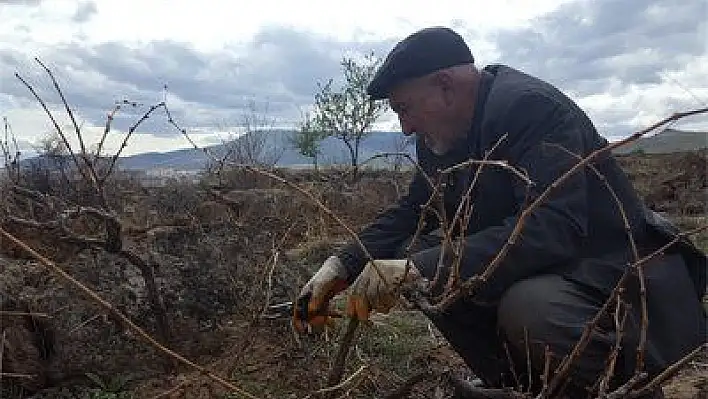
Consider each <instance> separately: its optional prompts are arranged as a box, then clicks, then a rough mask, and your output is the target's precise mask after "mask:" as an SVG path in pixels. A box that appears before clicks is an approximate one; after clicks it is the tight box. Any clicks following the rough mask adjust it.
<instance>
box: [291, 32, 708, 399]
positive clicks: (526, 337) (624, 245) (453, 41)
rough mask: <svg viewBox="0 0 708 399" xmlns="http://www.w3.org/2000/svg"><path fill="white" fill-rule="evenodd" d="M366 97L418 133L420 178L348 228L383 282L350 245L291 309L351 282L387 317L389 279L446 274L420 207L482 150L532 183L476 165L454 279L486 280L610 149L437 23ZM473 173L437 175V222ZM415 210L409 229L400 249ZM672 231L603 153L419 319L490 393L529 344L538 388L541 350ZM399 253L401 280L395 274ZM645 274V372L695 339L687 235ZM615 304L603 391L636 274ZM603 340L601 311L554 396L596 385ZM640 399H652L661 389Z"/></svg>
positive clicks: (584, 122)
mask: <svg viewBox="0 0 708 399" xmlns="http://www.w3.org/2000/svg"><path fill="white" fill-rule="evenodd" d="M368 93H369V95H370V96H371V98H372V99H373V100H381V99H387V100H388V101H389V103H390V106H391V108H392V109H393V110H394V111H395V112H396V113H397V115H398V118H399V121H400V124H401V127H402V130H403V133H404V134H405V135H410V134H415V135H416V138H417V142H416V152H417V158H418V162H419V164H420V166H421V168H422V170H423V171H422V172H421V171H418V172H417V174H416V175H415V177H414V178H413V180H412V182H411V184H410V187H409V191H408V193H407V195H406V196H405V197H403V198H402V199H401V200H400V201H399V202H398V203H396V204H395V206H392V207H390V208H389V209H388V210H386V211H384V212H383V213H382V214H381V215H379V216H378V218H377V219H376V220H375V221H374V222H373V223H372V224H370V225H368V226H367V227H366V228H364V229H363V231H361V232H360V233H359V235H358V237H359V239H360V241H361V242H362V243H363V244H364V246H365V247H366V249H367V251H368V252H369V253H370V254H371V256H372V258H373V259H375V260H376V261H377V264H378V265H379V270H380V271H381V273H380V274H379V273H378V272H377V271H376V270H374V269H373V268H372V267H371V264H370V263H368V261H369V259H368V258H367V257H366V256H365V254H364V252H363V251H362V250H361V248H360V247H359V245H358V244H357V243H355V242H352V243H351V244H349V245H347V246H346V247H345V248H343V249H341V250H340V251H338V252H337V253H336V254H333V255H332V256H331V257H330V258H329V259H327V260H326V262H324V264H323V265H322V267H321V268H320V270H319V271H318V272H317V273H316V274H315V275H314V276H313V277H312V278H311V280H310V281H309V282H308V283H307V284H306V286H305V287H303V289H302V293H301V297H300V300H301V301H307V302H308V303H309V308H310V309H317V308H319V307H320V306H321V305H323V306H327V302H328V301H329V299H330V298H332V296H334V295H335V294H336V293H338V292H341V291H342V290H344V289H346V288H348V287H350V288H351V298H358V299H357V300H354V301H351V304H352V307H351V309H350V310H349V311H350V313H352V314H353V315H356V316H357V317H359V318H367V317H368V313H369V312H370V311H374V310H375V311H381V312H387V311H388V310H389V309H390V308H391V307H392V306H393V305H394V304H395V303H396V299H397V297H396V295H395V294H393V293H392V292H391V291H390V290H389V289H388V288H387V287H393V286H394V285H395V284H391V282H395V281H400V280H401V279H404V278H406V279H408V280H416V279H427V280H433V278H434V274H435V272H436V268H437V267H438V264H439V263H440V264H441V266H442V267H443V270H442V271H443V275H445V274H446V273H449V270H446V269H445V268H446V267H449V266H450V257H449V255H447V254H443V256H442V257H441V249H442V246H441V241H440V237H439V235H435V234H431V233H432V232H434V231H435V230H436V229H438V228H439V227H440V223H439V218H438V217H436V215H435V214H433V213H427V212H426V214H422V212H424V211H425V204H426V203H427V202H428V200H429V198H430V196H431V195H432V194H433V188H432V187H431V185H430V181H432V182H435V181H437V179H436V176H437V174H438V173H439V171H440V170H443V169H446V168H449V167H451V166H453V165H457V164H459V163H462V162H464V161H466V160H469V159H477V160H479V159H482V158H484V157H485V155H487V154H488V155H489V159H493V160H504V161H507V162H508V163H509V164H510V165H511V166H513V167H514V168H516V169H518V170H520V171H523V173H525V174H527V176H528V178H529V179H530V180H531V181H532V182H533V184H532V185H530V186H529V185H528V184H527V183H526V182H525V181H524V180H523V179H520V178H519V177H518V176H514V175H513V174H512V173H510V172H509V171H508V170H504V169H503V168H499V167H493V166H484V167H483V168H482V170H481V172H480V173H479V175H478V176H477V178H476V181H475V183H474V184H475V187H474V190H472V197H471V200H472V202H473V204H474V207H473V212H472V214H471V216H470V217H469V219H468V220H466V223H467V226H466V229H465V236H464V237H463V245H462V260H461V266H460V273H461V276H460V277H461V278H462V279H463V280H465V279H468V278H470V277H472V276H474V275H476V274H479V273H481V272H482V271H483V269H484V268H485V266H486V265H488V264H489V262H490V261H491V260H492V259H493V258H494V256H495V255H496V254H497V253H498V252H499V250H500V249H501V248H502V247H503V245H504V244H505V243H506V242H507V240H508V238H509V236H510V235H511V232H512V230H513V229H514V226H515V225H516V224H517V221H518V220H519V217H520V214H521V212H522V211H523V210H524V209H525V208H526V207H527V206H528V204H530V203H532V202H533V201H534V200H535V199H536V198H538V196H539V195H540V194H541V193H542V192H543V191H544V190H545V189H546V188H547V187H548V186H549V185H551V183H552V182H553V181H554V180H556V179H557V178H558V177H559V176H561V175H562V174H563V173H565V172H566V171H567V170H569V169H570V168H572V167H573V165H575V164H576V163H577V162H578V160H579V159H578V156H581V157H582V156H586V155H588V154H590V153H591V152H593V151H594V150H597V149H599V148H601V147H603V146H605V145H607V144H608V143H607V141H606V140H605V139H604V138H603V137H602V136H601V135H600V134H598V132H597V131H596V129H595V127H594V125H593V123H592V122H591V121H590V120H589V118H588V117H587V116H586V114H585V113H584V112H583V110H581V109H580V108H579V107H578V106H577V105H576V104H575V103H574V102H573V101H572V100H570V99H569V98H568V97H566V96H565V95H563V94H562V93H561V92H560V91H559V90H557V89H556V88H555V87H553V86H552V85H550V84H548V83H546V82H544V81H542V80H539V79H537V78H535V77H532V76H529V75H527V74H525V73H523V72H520V71H518V70H516V69H513V68H511V67H509V66H505V65H489V66H486V67H484V68H481V69H478V68H477V66H476V65H475V63H474V57H473V55H472V52H471V50H470V49H469V47H468V46H467V45H466V43H465V42H464V40H463V39H462V38H461V37H460V36H459V35H458V34H456V33H455V32H453V31H451V30H450V29H447V28H437V27H436V28H428V29H423V30H421V31H418V32H416V33H414V34H412V35H410V36H409V37H407V38H405V39H404V40H402V41H401V42H399V43H398V44H397V45H396V46H395V47H394V48H393V49H392V50H391V52H390V53H389V54H388V56H387V58H386V60H385V61H384V63H383V64H382V66H381V67H380V69H379V70H378V71H377V74H376V75H375V77H374V79H373V80H372V81H371V82H370V84H369V86H368ZM479 167H480V166H476V167H469V168H461V169H459V170H457V171H456V172H453V173H452V174H450V175H448V176H447V177H446V178H445V181H444V183H445V184H444V188H443V192H442V193H438V195H442V196H443V199H444V201H443V203H444V208H445V209H444V213H445V214H446V217H447V220H452V219H453V218H454V215H455V213H456V211H457V208H458V206H459V203H460V200H461V199H462V198H463V197H464V196H465V195H466V193H467V190H468V188H469V186H470V184H471V183H472V181H473V179H474V175H475V172H477V169H478V168H479ZM423 172H424V173H423ZM424 174H425V175H427V177H428V178H429V179H430V180H428V179H427V178H426V176H425V175H424ZM600 176H602V177H600ZM610 188H611V189H610ZM618 200H619V202H620V203H621V208H620V206H619V205H618ZM623 214H624V216H625V217H626V220H627V223H628V224H629V230H630V231H629V232H631V234H628V231H627V228H626V224H625V221H624V220H625V218H623ZM421 217H423V218H424V219H425V224H424V226H423V229H422V235H420V237H418V239H417V240H415V241H414V242H412V241H411V239H412V238H413V236H414V234H415V233H416V231H417V229H418V224H419V219H420V218H421ZM458 231H459V229H458ZM676 233H677V231H676V229H675V228H674V227H673V226H672V225H671V224H670V223H668V222H666V221H665V220H663V219H661V218H660V217H659V216H658V215H657V214H655V213H653V212H651V211H650V210H648V209H647V208H646V207H645V206H644V205H643V204H642V202H641V201H640V199H639V198H638V196H637V194H636V193H635V192H634V190H633V189H632V187H631V184H630V182H629V181H628V178H627V176H626V175H625V174H624V173H623V171H622V170H621V169H620V167H619V166H618V164H617V162H616V161H615V160H614V159H613V157H612V155H611V154H604V155H602V156H600V157H598V158H597V159H596V160H595V161H593V162H592V168H590V167H583V168H581V169H580V170H578V171H577V172H576V173H574V174H573V175H572V176H571V177H570V178H568V179H567V180H566V181H565V182H564V183H563V184H562V185H560V186H558V187H556V188H554V190H553V191H552V192H551V194H550V195H549V196H548V197H547V198H546V199H545V200H544V201H543V202H542V203H541V204H540V206H538V207H536V208H535V209H534V211H533V212H532V213H531V214H530V215H529V216H528V217H527V218H526V219H525V221H524V224H523V230H522V232H521V234H520V236H519V237H518V238H517V239H516V240H515V242H514V243H513V245H512V246H511V247H510V248H509V251H508V253H507V254H506V256H505V257H504V259H503V261H502V262H501V264H500V265H499V267H498V269H497V270H496V271H495V273H494V274H492V276H491V278H490V279H489V280H488V281H487V282H486V283H485V284H484V285H483V286H482V288H481V289H480V290H479V292H477V293H476V294H475V295H473V296H468V297H464V298H461V299H459V300H458V301H456V302H455V303H453V304H452V305H451V306H450V307H449V308H448V309H447V311H446V312H444V313H443V314H441V315H439V316H437V317H435V319H434V320H432V322H433V323H434V324H435V326H436V327H437V328H438V329H439V330H440V331H441V332H442V334H443V335H444V336H445V338H446V339H447V340H448V341H449V343H450V344H451V346H452V347H453V348H454V349H455V350H456V351H457V353H459V355H460V356H461V357H462V358H463V359H464V360H465V362H466V363H467V365H468V366H469V367H470V368H471V369H472V371H473V372H474V373H475V374H476V375H477V376H478V377H479V378H480V379H481V380H482V381H483V382H484V383H485V385H486V386H489V387H502V386H513V385H514V381H513V379H512V368H513V367H514V365H516V369H515V370H513V372H516V373H517V374H518V375H523V374H524V373H525V372H526V369H527V366H526V365H527V362H526V350H527V347H528V349H529V350H530V355H531V359H530V363H531V366H532V367H531V369H532V373H533V376H532V377H533V381H534V384H533V386H532V387H531V389H533V390H535V391H536V392H538V390H539V389H540V387H541V380H540V378H541V375H542V373H543V370H544V356H545V348H546V346H548V348H549V349H550V351H551V352H552V353H553V355H554V357H553V359H552V360H553V362H552V364H551V365H552V366H557V365H558V364H559V362H560V360H561V359H562V358H563V357H564V356H566V355H568V354H569V353H570V351H571V350H572V348H573V347H574V346H575V344H576V343H577V342H578V341H579V339H580V337H581V334H582V333H583V329H584V328H585V326H586V324H587V323H588V321H589V320H590V319H592V318H593V317H594V316H595V315H596V314H597V313H598V311H599V310H600V308H601V307H602V305H603V304H604V303H605V302H606V300H607V298H608V296H609V295H610V293H611V291H612V290H613V288H614V287H615V285H616V283H617V282H618V280H619V278H620V277H621V276H622V275H623V273H624V272H625V270H626V268H627V267H628V264H630V263H632V262H633V261H634V260H635V259H636V258H635V252H636V253H637V254H638V256H639V257H644V256H647V255H648V254H650V253H652V252H653V251H655V250H656V249H657V248H660V247H661V246H662V245H664V244H666V243H668V242H669V241H670V240H671V239H672V238H673V236H674V235H675V234H676ZM411 244H412V245H411ZM409 245H410V250H409V251H407V249H409ZM407 259H409V260H410V272H409V273H410V274H409V275H407V276H404V275H403V274H404V271H405V270H406V263H407ZM441 260H442V261H441ZM643 270H644V275H645V281H646V284H645V287H646V305H647V310H648V321H649V324H648V329H647V330H646V332H647V335H646V345H645V355H644V370H646V372H647V373H648V374H649V378H651V377H653V376H655V375H657V374H658V373H660V372H661V371H662V370H664V369H665V368H666V367H667V366H669V365H670V364H671V363H673V362H675V361H676V360H678V359H680V358H681V357H683V356H684V355H686V354H687V353H689V352H690V351H691V350H693V349H695V348H696V347H697V346H698V345H700V344H701V343H702V342H704V341H705V332H706V330H705V320H706V319H705V313H704V310H703V308H702V306H701V298H702V296H703V295H704V294H705V288H706V282H705V276H706V257H705V255H704V254H702V253H701V252H700V251H698V250H697V249H696V248H695V247H693V246H692V245H691V244H690V242H689V241H687V240H680V241H679V242H677V243H676V244H675V245H672V246H671V248H669V249H668V250H667V251H664V253H663V254H661V255H660V256H656V257H654V258H652V260H651V261H649V262H647V263H646V264H645V265H644V269H643ZM384 279H385V280H387V281H386V282H385V281H384ZM444 281H445V280H444V279H442V282H443V283H444ZM622 298H623V301H625V302H627V303H628V304H630V305H631V307H629V311H628V314H627V317H626V321H625V325H624V331H623V336H624V338H623V341H622V342H623V344H622V347H621V349H622V350H621V351H620V353H619V357H618V359H617V361H616V365H615V373H614V378H613V379H612V381H611V383H612V386H611V387H610V389H612V388H613V387H617V386H619V385H621V384H622V383H624V382H625V381H627V379H628V378H630V377H631V376H632V375H633V373H634V371H635V368H636V366H637V364H636V350H637V347H638V345H639V342H640V331H641V324H642V323H641V307H642V306H641V300H640V284H639V280H638V278H637V276H636V275H632V277H631V278H630V279H629V282H628V283H627V285H626V290H625V292H624V293H623V297H622ZM613 308H614V307H613ZM306 313H307V312H306ZM310 313H311V314H303V313H300V312H296V314H295V316H294V323H295V325H296V327H297V328H303V327H305V326H307V325H308V324H310V325H312V324H318V323H322V322H324V321H325V318H324V317H322V316H318V315H317V314H312V313H316V312H310ZM616 334H617V331H616V328H615V323H614V319H613V316H612V315H611V314H610V315H608V316H607V317H605V318H603V319H602V320H601V322H600V323H599V325H598V326H597V328H596V329H595V331H594V332H593V333H592V335H591V339H590V341H589V343H588V345H587V347H586V348H585V350H584V351H583V352H582V353H581V355H580V357H579V358H578V359H577V360H576V362H575V363H574V364H573V367H572V368H571V369H570V374H569V377H570V381H571V383H572V385H571V386H569V387H568V388H567V389H566V391H565V392H566V394H567V395H570V397H579V398H582V397H586V396H587V395H588V390H590V389H593V386H594V385H595V384H596V383H597V382H598V380H599V379H600V378H601V376H602V375H603V373H604V370H605V367H606V361H607V358H608V356H609V355H610V353H611V351H612V348H613V346H614V344H615V339H616ZM504 343H508V347H509V348H510V350H511V354H512V360H513V362H509V356H507V354H506V352H505V350H504ZM512 363H513V364H512ZM525 378H526V377H524V379H522V381H523V380H525ZM646 397H662V394H661V392H660V390H658V391H657V392H650V393H648V396H646Z"/></svg>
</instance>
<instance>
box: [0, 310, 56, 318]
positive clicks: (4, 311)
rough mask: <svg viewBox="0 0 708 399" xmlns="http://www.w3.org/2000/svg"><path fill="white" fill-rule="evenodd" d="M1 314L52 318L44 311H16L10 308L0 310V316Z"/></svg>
mask: <svg viewBox="0 0 708 399" xmlns="http://www.w3.org/2000/svg"><path fill="white" fill-rule="evenodd" d="M2 316H18V317H21V316H29V317H46V318H52V317H53V316H51V315H48V314H46V313H33V312H16V311H12V310H0V317H2Z"/></svg>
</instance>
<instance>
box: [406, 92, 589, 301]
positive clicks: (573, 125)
mask: <svg viewBox="0 0 708 399" xmlns="http://www.w3.org/2000/svg"><path fill="white" fill-rule="evenodd" d="M502 118H504V119H503V120H501V122H500V123H499V125H500V127H501V129H499V132H500V133H501V132H508V135H509V136H508V138H509V143H510V144H509V146H508V147H507V151H506V154H507V155H506V157H507V158H508V161H509V163H510V164H512V165H513V166H515V167H516V168H519V169H522V170H524V171H526V173H527V174H528V177H529V178H530V179H531V181H533V183H534V184H533V185H532V186H531V187H530V188H528V187H527V184H526V183H525V182H523V181H521V180H520V179H517V178H512V181H513V182H514V196H515V201H516V203H517V209H518V210H519V212H517V213H516V214H514V215H510V216H509V217H507V218H506V219H504V221H503V223H502V224H500V225H498V226H494V227H491V228H487V229H484V230H481V231H479V232H477V233H475V234H473V235H470V236H468V237H465V239H464V243H463V254H462V261H461V263H460V265H461V266H460V275H461V277H462V278H463V279H465V280H466V279H468V278H470V277H472V276H474V275H477V274H480V273H482V272H483V271H484V269H485V268H486V266H487V265H488V264H489V263H490V261H491V260H492V259H493V258H494V256H495V255H496V254H497V253H498V252H499V251H500V250H501V249H502V247H503V246H504V244H505V243H506V242H507V240H509V237H510V236H511V234H512V231H513V229H514V226H515V225H516V224H517V222H518V221H519V217H520V216H521V211H522V210H523V209H524V208H525V207H527V206H528V204H530V203H532V202H533V201H534V200H535V199H536V198H538V196H539V195H541V193H542V192H543V191H544V190H545V189H546V188H547V187H548V186H549V185H550V184H551V183H553V181H554V180H556V179H557V178H558V177H559V176H561V175H562V174H563V173H564V172H566V171H567V170H568V169H570V168H571V167H572V166H573V165H574V164H576V163H577V162H578V159H577V158H575V157H573V156H571V155H570V154H568V153H567V152H564V151H563V150H561V149H558V148H554V147H553V146H548V145H546V143H553V144H555V145H557V146H562V147H564V148H565V149H567V150H569V151H572V152H573V153H575V154H579V155H583V154H584V153H585V145H584V142H585V138H584V137H586V135H587V134H588V133H589V132H590V131H589V130H588V129H592V125H591V124H590V123H589V121H588V120H587V119H586V118H584V115H583V114H582V113H581V112H580V111H577V110H572V111H571V110H570V107H568V106H567V105H560V104H559V103H558V102H557V100H556V99H554V98H551V97H549V96H548V95H544V94H537V93H531V92H529V93H526V94H524V95H522V96H520V97H518V99H517V100H516V101H514V102H513V104H511V105H510V106H509V107H508V112H505V113H504V115H502ZM587 207H588V198H587V187H586V180H585V170H584V169H581V170H579V171H578V172H577V173H574V174H573V175H572V176H571V177H570V178H569V179H568V180H566V181H565V183H564V184H563V185H561V186H558V187H557V188H555V189H554V191H553V192H552V193H551V195H550V196H549V197H547V199H546V200H545V201H544V202H542V203H541V204H540V206H538V207H537V208H535V210H534V211H533V212H532V213H530V214H529V215H528V217H526V218H525V221H524V222H523V229H522V230H521V234H520V235H519V237H518V238H517V239H516V240H515V242H514V244H513V245H512V246H511V247H510V249H509V251H508V252H507V254H506V256H505V257H504V258H503V260H502V262H501V263H500V265H499V267H498V269H496V271H495V272H494V274H492V276H491V277H490V279H489V280H488V281H487V282H485V283H484V285H483V286H482V289H481V290H480V291H479V292H478V295H477V296H476V298H477V299H479V300H483V301H492V302H493V301H496V300H498V299H499V298H500V297H501V295H502V294H503V293H504V291H505V290H506V288H508V287H509V286H510V285H511V284H512V283H514V282H516V281H518V280H521V279H523V278H526V277H529V276H531V275H534V274H537V273H541V272H544V270H548V269H550V268H553V267H554V266H558V265H561V264H563V263H566V262H569V261H572V260H573V259H574V258H575V257H576V256H577V254H578V252H579V247H580V244H581V243H582V241H583V239H584V236H585V235H586V234H587V230H588V227H587V225H588V221H587ZM439 253H440V247H434V248H431V249H428V250H424V251H422V252H419V253H416V254H415V255H414V256H413V258H412V259H413V261H414V263H416V264H417V263H419V262H420V263H421V264H428V265H433V264H434V263H436V262H437V261H438V259H439Z"/></svg>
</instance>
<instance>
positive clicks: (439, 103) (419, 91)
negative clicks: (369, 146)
mask: <svg viewBox="0 0 708 399" xmlns="http://www.w3.org/2000/svg"><path fill="white" fill-rule="evenodd" d="M388 100H389V104H390V105H391V109H393V111H394V112H396V114H397V115H398V120H399V122H400V123H401V129H402V130H403V134H405V135H406V136H408V135H411V134H413V133H415V134H417V135H420V136H422V137H423V139H424V141H425V144H426V146H427V147H428V148H430V150H431V151H432V152H433V153H434V154H436V155H443V154H445V153H446V152H448V151H449V150H450V149H451V148H452V147H453V146H454V145H455V142H456V141H457V140H458V139H459V137H460V133H461V132H459V131H457V129H456V128H454V127H453V123H452V115H451V114H452V109H453V104H452V102H453V101H454V100H453V99H452V98H451V96H450V95H449V93H446V92H445V90H444V89H443V88H442V87H441V86H440V85H437V84H435V81H434V79H432V78H431V77H429V76H428V77H423V78H418V79H414V80H411V81H409V82H405V83H403V84H400V85H398V86H397V87H395V88H394V89H393V90H392V91H391V92H390V93H389V97H388Z"/></svg>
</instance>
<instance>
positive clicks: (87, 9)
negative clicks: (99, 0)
mask: <svg viewBox="0 0 708 399" xmlns="http://www.w3.org/2000/svg"><path fill="white" fill-rule="evenodd" d="M96 13H98V8H97V7H96V3H94V2H93V1H82V2H81V3H79V5H78V7H76V12H75V13H74V16H72V17H71V20H72V21H73V22H76V23H84V22H87V21H88V20H89V19H91V17H92V16H94V15H96Z"/></svg>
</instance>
